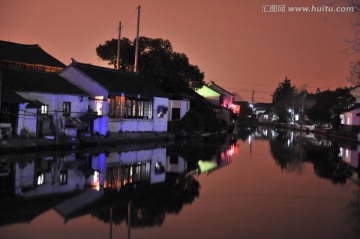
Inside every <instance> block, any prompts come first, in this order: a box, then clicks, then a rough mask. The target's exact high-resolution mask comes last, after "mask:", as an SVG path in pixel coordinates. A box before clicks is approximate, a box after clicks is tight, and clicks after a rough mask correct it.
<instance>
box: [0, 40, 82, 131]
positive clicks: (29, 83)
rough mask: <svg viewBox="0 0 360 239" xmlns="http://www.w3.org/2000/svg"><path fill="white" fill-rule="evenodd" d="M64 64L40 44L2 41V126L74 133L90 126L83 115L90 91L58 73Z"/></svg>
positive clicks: (14, 129) (0, 110)
mask: <svg viewBox="0 0 360 239" xmlns="http://www.w3.org/2000/svg"><path fill="white" fill-rule="evenodd" d="M64 67H65V65H64V64H63V63H61V62H60V61H59V60H57V59H55V58H54V57H52V56H51V55H49V54H48V53H47V52H45V51H44V50H43V49H42V48H41V47H40V46H39V45H25V44H18V43H13V42H5V41H0V71H1V78H0V79H1V81H0V82H1V84H0V86H1V89H2V90H1V92H3V93H2V94H1V95H0V99H1V100H0V101H1V105H0V112H1V115H0V122H1V126H5V127H6V128H8V127H9V125H10V127H11V131H12V135H20V134H24V135H27V136H42V135H43V136H44V135H53V136H54V135H58V134H67V135H71V136H74V135H75V134H76V132H77V128H84V127H86V125H85V124H84V123H83V122H81V121H80V120H79V117H80V116H81V115H83V114H84V113H85V112H86V111H87V95H86V93H85V92H84V91H82V90H80V89H79V88H77V87H75V86H74V85H72V84H70V83H69V82H67V81H66V80H65V79H63V78H62V77H60V76H59V75H58V72H59V71H60V70H62V69H63V68H64ZM2 131H4V130H2Z"/></svg>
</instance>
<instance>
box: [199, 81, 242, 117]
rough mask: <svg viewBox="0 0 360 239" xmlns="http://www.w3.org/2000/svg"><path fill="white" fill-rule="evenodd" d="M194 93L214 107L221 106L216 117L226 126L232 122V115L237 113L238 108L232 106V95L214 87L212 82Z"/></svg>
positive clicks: (216, 86)
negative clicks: (225, 123)
mask: <svg viewBox="0 0 360 239" xmlns="http://www.w3.org/2000/svg"><path fill="white" fill-rule="evenodd" d="M196 93H198V94H199V95H201V96H203V97H204V98H205V99H207V100H208V101H209V102H211V103H213V104H214V105H216V106H221V107H222V108H221V110H220V111H219V112H218V117H219V119H222V120H224V121H225V122H227V123H228V124H230V123H231V122H232V120H233V116H234V114H237V113H239V112H236V109H238V107H236V106H235V105H234V95H233V94H231V93H230V92H228V91H227V90H225V89H223V88H221V87H220V86H218V85H216V84H215V83H214V82H213V81H211V82H210V83H208V84H206V85H204V86H203V87H202V88H200V89H198V90H197V91H196Z"/></svg>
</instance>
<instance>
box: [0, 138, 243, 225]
mask: <svg viewBox="0 0 360 239" xmlns="http://www.w3.org/2000/svg"><path fill="white" fill-rule="evenodd" d="M235 143H236V139H234V138H230V139H229V138H228V137H220V138H216V139H209V140H208V139H205V140H203V141H201V142H197V143H194V142H191V143H190V144H188V143H180V144H172V145H163V146H159V145H156V146H152V145H150V146H149V145H148V146H146V145H142V146H141V147H140V146H121V147H112V148H106V149H88V150H81V151H76V152H61V153H60V152H49V153H41V154H38V153H36V154H23V155H11V154H10V155H2V156H0V162H1V168H0V169H1V174H0V183H1V195H0V196H1V198H3V199H2V202H4V203H0V205H1V211H2V214H1V220H0V226H1V225H6V224H12V223H15V222H19V221H31V220H32V219H33V218H35V217H37V216H38V215H40V214H41V213H43V212H44V211H47V210H50V209H55V211H56V212H57V213H58V214H59V215H61V216H62V217H63V218H64V220H65V222H68V221H69V220H71V219H73V218H76V217H79V216H82V215H87V214H90V215H92V216H94V217H96V218H98V219H99V220H101V221H104V222H107V223H109V222H110V221H111V223H115V224H120V223H123V222H126V223H128V219H127V218H128V217H129V216H130V215H131V223H130V224H129V225H131V227H135V228H136V227H152V226H159V225H161V224H162V223H163V222H164V220H165V217H166V214H177V213H179V212H180V211H181V210H182V208H183V206H184V205H186V204H191V203H192V202H193V201H194V200H195V199H196V198H197V197H198V196H199V189H200V184H199V182H198V181H197V178H196V175H198V174H201V173H209V172H208V171H205V170H204V168H203V167H202V166H203V165H204V164H207V163H209V164H211V165H212V166H213V168H212V169H213V170H215V168H220V167H222V166H223V165H224V164H229V163H230V162H231V155H232V154H233V153H234V145H235ZM199 159H200V160H199ZM1 198H0V199H1ZM46 200H47V201H48V202H49V203H45V204H44V203H43V202H44V201H46ZM40 205H41V206H40ZM129 205H131V207H130V206H129ZM10 206H11V207H10ZM129 208H130V209H129ZM129 210H130V211H129ZM110 212H111V213H110ZM129 213H130V214H129Z"/></svg>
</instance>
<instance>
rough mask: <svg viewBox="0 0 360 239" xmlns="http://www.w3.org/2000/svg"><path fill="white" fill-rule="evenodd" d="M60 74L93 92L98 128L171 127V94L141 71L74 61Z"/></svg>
mask: <svg viewBox="0 0 360 239" xmlns="http://www.w3.org/2000/svg"><path fill="white" fill-rule="evenodd" d="M60 75H61V76H62V77H64V78H65V79H67V80H68V81H69V82H70V83H72V84H74V85H76V86H77V87H79V88H81V89H82V90H83V91H85V92H87V93H88V94H89V96H90V105H91V106H90V107H91V109H93V110H94V111H96V112H97V114H98V115H99V116H101V118H98V119H96V120H95V121H94V129H93V130H94V132H97V133H99V134H102V135H105V134H106V133H107V132H108V131H109V132H150V131H155V132H166V131H167V122H168V105H169V99H168V97H167V94H165V93H164V92H162V91H160V90H159V89H157V88H156V87H155V86H153V85H152V84H150V83H149V82H147V81H146V80H142V79H140V78H139V76H138V75H137V74H134V73H130V72H125V71H119V70H114V69H109V68H104V67H98V66H93V65H89V64H82V63H78V62H76V61H73V63H72V64H70V65H69V66H68V67H66V68H65V69H64V70H63V71H62V72H61V73H60Z"/></svg>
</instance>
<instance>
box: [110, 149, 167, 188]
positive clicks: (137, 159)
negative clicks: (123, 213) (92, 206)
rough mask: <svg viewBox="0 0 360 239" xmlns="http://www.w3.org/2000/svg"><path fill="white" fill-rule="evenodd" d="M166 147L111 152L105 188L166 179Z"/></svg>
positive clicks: (151, 182)
mask: <svg viewBox="0 0 360 239" xmlns="http://www.w3.org/2000/svg"><path fill="white" fill-rule="evenodd" d="M165 169H166V148H156V149H149V150H139V151H126V152H111V153H109V156H108V157H107V158H106V170H105V171H106V172H105V179H104V183H103V186H104V188H105V189H116V190H120V189H121V188H122V187H124V186H126V185H134V184H135V185H136V184H139V183H150V184H154V183H160V182H164V181H165Z"/></svg>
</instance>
